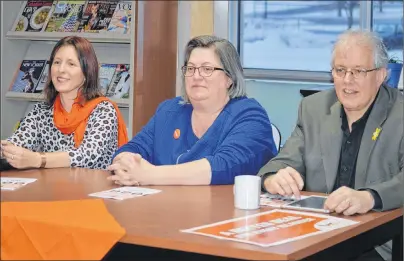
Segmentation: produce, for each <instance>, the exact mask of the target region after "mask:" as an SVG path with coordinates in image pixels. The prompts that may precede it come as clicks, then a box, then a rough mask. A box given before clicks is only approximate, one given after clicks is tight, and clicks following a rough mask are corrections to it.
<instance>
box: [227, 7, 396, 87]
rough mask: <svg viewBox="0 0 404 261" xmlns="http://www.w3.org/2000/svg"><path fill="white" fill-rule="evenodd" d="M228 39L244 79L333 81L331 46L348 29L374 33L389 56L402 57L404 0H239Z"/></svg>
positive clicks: (231, 12)
mask: <svg viewBox="0 0 404 261" xmlns="http://www.w3.org/2000/svg"><path fill="white" fill-rule="evenodd" d="M231 5H232V7H230V39H231V40H232V41H233V43H235V44H236V45H237V46H238V49H239V52H240V57H241V60H242V63H243V66H244V68H245V69H246V70H245V72H246V76H247V77H248V78H264V79H274V80H297V81H305V80H306V81H320V82H327V81H328V82H329V80H330V79H331V77H330V74H329V71H330V69H331V68H330V62H331V52H332V47H333V45H334V43H335V41H336V40H337V37H338V35H339V34H340V33H342V32H343V31H345V30H347V29H359V28H371V27H372V24H373V30H374V31H376V32H378V33H379V34H380V36H381V37H382V38H383V39H384V41H385V44H386V46H387V47H388V50H389V54H390V55H394V56H396V57H399V58H400V57H401V59H402V57H403V25H402V23H403V1H402V0H393V1H391V0H389V1H359V0H355V1H337V0H335V1H244V0H243V1H237V2H235V3H234V4H231Z"/></svg>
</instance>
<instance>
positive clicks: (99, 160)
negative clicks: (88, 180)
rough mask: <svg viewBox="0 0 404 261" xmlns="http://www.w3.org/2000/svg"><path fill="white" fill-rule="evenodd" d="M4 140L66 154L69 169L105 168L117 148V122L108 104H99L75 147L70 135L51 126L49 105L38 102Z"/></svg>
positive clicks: (51, 118) (40, 149) (110, 105)
mask: <svg viewBox="0 0 404 261" xmlns="http://www.w3.org/2000/svg"><path fill="white" fill-rule="evenodd" d="M7 140H8V141H10V142H11V143H13V144H15V145H17V146H20V147H24V148H26V149H29V150H31V151H38V152H55V151H66V152H68V153H69V156H70V166H71V167H82V168H91V169H105V168H106V167H107V166H109V165H110V164H111V160H112V155H113V154H114V152H115V151H116V150H117V149H118V119H117V115H116V111H115V108H114V106H113V105H112V104H111V103H110V102H107V101H104V102H101V103H99V104H98V105H97V106H96V107H95V108H94V110H93V111H92V113H91V114H90V117H89V119H88V122H87V127H86V130H85V133H84V138H83V141H82V143H81V144H80V146H79V147H78V148H75V147H74V133H71V134H68V135H65V134H63V133H62V132H60V130H59V129H57V128H56V127H55V125H54V123H53V106H52V107H50V106H48V105H46V104H45V103H38V104H36V105H35V106H34V108H33V109H32V110H31V111H30V112H29V113H28V114H27V116H26V117H25V118H24V119H23V120H22V121H21V124H20V126H19V128H18V129H17V130H16V131H15V132H14V134H13V135H12V136H11V137H9V138H8V139H7Z"/></svg>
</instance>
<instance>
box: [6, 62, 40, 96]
mask: <svg viewBox="0 0 404 261" xmlns="http://www.w3.org/2000/svg"><path fill="white" fill-rule="evenodd" d="M45 65H46V60H23V61H22V62H21V65H20V69H19V70H18V72H17V74H16V75H15V78H14V81H13V85H12V86H11V91H13V92H27V93H30V92H31V93H32V92H33V91H34V90H35V87H36V85H37V83H38V79H39V77H40V76H41V74H42V70H43V69H44V67H45Z"/></svg>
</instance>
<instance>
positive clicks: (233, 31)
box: [214, 0, 373, 83]
mask: <svg viewBox="0 0 404 261" xmlns="http://www.w3.org/2000/svg"><path fill="white" fill-rule="evenodd" d="M214 2H215V6H214V9H215V14H214V19H215V20H214V21H215V23H214V24H215V28H214V32H215V34H216V35H218V36H221V37H225V38H227V39H229V41H230V42H232V43H233V44H234V46H236V48H237V51H238V53H239V55H240V59H241V63H242V64H243V53H242V51H243V46H242V45H243V42H242V41H240V39H242V37H243V35H242V34H243V32H240V30H239V29H240V24H243V16H241V14H242V13H243V10H242V8H243V7H242V4H241V0H237V1H227V2H226V3H227V8H223V4H221V7H220V8H219V7H218V6H217V4H216V2H219V3H220V2H222V1H214ZM358 2H359V28H361V29H365V30H366V29H369V30H371V28H372V23H373V17H372V16H373V12H372V8H373V0H372V1H366V0H358ZM222 3H223V2H222ZM225 18H227V20H228V22H227V23H223V19H225ZM216 21H217V23H216ZM224 31H227V33H223V32H224ZM330 52H331V50H330ZM330 69H331V68H330ZM244 74H245V77H246V79H258V80H276V81H289V82H302V81H303V82H315V83H332V76H331V73H330V72H327V71H305V70H283V69H262V68H259V69H253V68H244Z"/></svg>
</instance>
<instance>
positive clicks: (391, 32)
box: [372, 0, 403, 60]
mask: <svg viewBox="0 0 404 261" xmlns="http://www.w3.org/2000/svg"><path fill="white" fill-rule="evenodd" d="M372 14H373V15H372V17H373V31H375V32H377V33H378V34H379V36H380V37H381V38H383V42H384V44H385V45H386V48H387V50H388V52H389V56H390V57H395V58H398V59H400V60H402V59H403V1H402V0H395V1H373V8H372Z"/></svg>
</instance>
